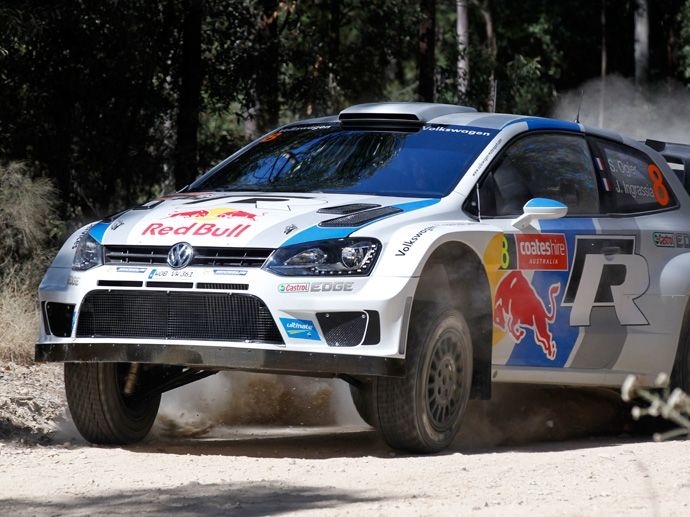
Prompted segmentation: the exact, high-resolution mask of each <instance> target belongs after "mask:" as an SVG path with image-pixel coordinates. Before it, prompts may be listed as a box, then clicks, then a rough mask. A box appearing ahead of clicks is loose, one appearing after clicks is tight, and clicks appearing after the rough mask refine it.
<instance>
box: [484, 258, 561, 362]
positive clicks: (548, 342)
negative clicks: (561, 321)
mask: <svg viewBox="0 0 690 517" xmlns="http://www.w3.org/2000/svg"><path fill="white" fill-rule="evenodd" d="M560 290H561V286H560V284H558V283H555V284H551V285H550V286H549V291H548V296H549V309H548V310H547V309H546V306H545V305H544V302H543V301H542V299H541V298H540V297H539V295H538V293H537V291H536V290H535V289H534V287H533V286H532V284H530V283H529V282H528V281H527V279H526V278H525V276H524V275H523V274H522V272H520V271H511V272H510V273H508V274H507V275H506V276H504V277H503V279H502V280H501V281H500V283H499V284H498V287H497V289H496V297H495V302H494V324H495V325H496V326H498V327H499V328H501V329H502V330H503V331H504V332H506V333H509V334H510V335H511V336H512V337H513V339H514V340H515V343H516V344H517V343H520V342H521V341H522V340H523V338H524V337H525V336H526V334H527V332H526V331H525V329H530V330H532V332H533V335H534V341H535V342H536V344H537V345H539V346H540V347H541V349H542V350H543V352H544V354H545V355H546V357H547V358H548V359H550V360H554V359H556V351H557V347H556V341H555V340H554V338H553V334H552V333H551V330H550V329H549V326H550V325H551V324H552V323H553V322H554V321H555V319H556V311H557V305H556V296H557V295H558V294H559V292H560Z"/></svg>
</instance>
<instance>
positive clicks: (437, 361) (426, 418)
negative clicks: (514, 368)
mask: <svg viewBox="0 0 690 517" xmlns="http://www.w3.org/2000/svg"><path fill="white" fill-rule="evenodd" d="M405 363H406V372H405V376H404V377H382V378H380V379H379V382H378V387H377V388H378V389H377V392H376V398H377V402H378V404H377V406H378V416H379V429H380V431H381V433H382V435H383V438H384V439H385V440H386V442H387V443H388V444H389V445H390V446H391V447H392V448H394V449H400V450H403V451H407V452H414V453H431V452H438V451H440V450H443V449H445V448H446V447H447V446H448V445H450V443H451V442H452V441H453V439H454V438H455V436H456V434H457V433H458V431H459V430H460V425H461V424H462V417H463V416H464V413H465V409H466V408H467V402H468V400H469V395H470V388H471V384H472V338H471V337H470V331H469V327H468V326H467V322H466V321H465V318H464V317H463V316H462V314H461V313H460V312H459V311H457V310H455V309H445V310H442V311H441V312H440V313H435V312H432V311H431V310H427V311H418V312H417V313H416V314H414V315H413V318H412V321H411V324H410V331H409V336H408V342H407V353H406V358H405Z"/></svg>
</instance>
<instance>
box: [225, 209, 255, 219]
mask: <svg viewBox="0 0 690 517" xmlns="http://www.w3.org/2000/svg"><path fill="white" fill-rule="evenodd" d="M226 217H244V218H246V219H249V220H250V221H256V214H252V213H250V212H245V211H244V210H229V211H227V212H223V213H222V214H220V215H219V216H218V218H219V219H224V218H226Z"/></svg>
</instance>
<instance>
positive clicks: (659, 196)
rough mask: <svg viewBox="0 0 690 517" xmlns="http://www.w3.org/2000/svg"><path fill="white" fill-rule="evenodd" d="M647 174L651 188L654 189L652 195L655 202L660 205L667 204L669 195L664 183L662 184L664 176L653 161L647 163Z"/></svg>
mask: <svg viewBox="0 0 690 517" xmlns="http://www.w3.org/2000/svg"><path fill="white" fill-rule="evenodd" d="M647 174H649V178H650V179H651V180H652V190H653V191H654V197H655V198H656V200H657V203H659V204H660V205H661V206H666V205H668V202H669V201H670V200H671V197H670V196H669V195H668V190H667V189H666V185H664V177H663V175H662V174H661V171H660V170H659V167H657V166H656V165H654V164H653V163H651V164H649V167H647Z"/></svg>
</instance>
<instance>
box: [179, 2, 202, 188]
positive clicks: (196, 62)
mask: <svg viewBox="0 0 690 517" xmlns="http://www.w3.org/2000/svg"><path fill="white" fill-rule="evenodd" d="M203 4H204V1H203V0H187V2H185V14H184V20H183V22H182V62H181V65H180V77H181V81H180V95H179V105H178V112H177V144H176V147H175V159H174V165H173V171H174V174H175V189H177V190H179V189H181V188H182V187H184V186H185V185H189V184H190V183H191V182H192V181H193V180H194V178H196V176H197V174H198V170H197V166H198V157H197V151H198V130H199V111H200V109H201V79H202V78H201V19H202V10H203Z"/></svg>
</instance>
